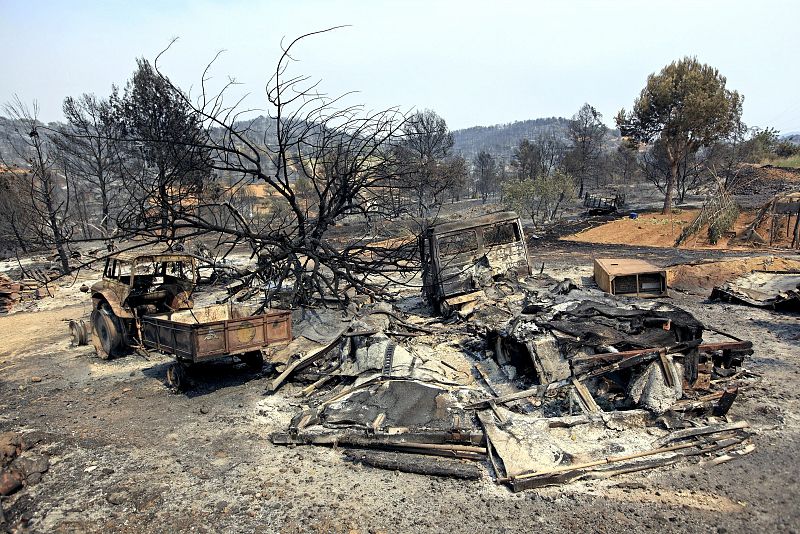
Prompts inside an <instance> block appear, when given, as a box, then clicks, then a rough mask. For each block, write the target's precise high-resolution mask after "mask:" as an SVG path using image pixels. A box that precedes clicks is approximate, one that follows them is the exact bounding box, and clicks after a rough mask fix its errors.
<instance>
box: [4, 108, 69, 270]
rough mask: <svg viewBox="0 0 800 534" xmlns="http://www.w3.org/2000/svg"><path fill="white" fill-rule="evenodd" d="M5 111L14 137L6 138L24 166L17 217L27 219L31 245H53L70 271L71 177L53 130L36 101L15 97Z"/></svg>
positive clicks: (63, 264)
mask: <svg viewBox="0 0 800 534" xmlns="http://www.w3.org/2000/svg"><path fill="white" fill-rule="evenodd" d="M5 112H6V113H7V114H8V115H9V116H10V117H11V119H12V120H13V139H9V141H10V142H9V144H10V146H12V147H13V150H14V152H15V156H16V157H17V158H18V159H19V160H22V161H24V162H25V166H26V167H27V168H26V169H24V170H23V171H22V179H23V180H24V181H25V187H26V193H27V195H26V198H25V200H26V202H25V203H24V208H23V210H20V213H19V215H20V220H22V221H24V220H27V221H29V222H30V227H29V228H30V230H29V231H30V233H31V234H32V238H33V245H34V246H38V247H43V248H50V247H52V248H54V249H55V250H56V253H57V255H58V262H59V265H60V269H61V271H62V273H65V274H66V273H69V272H70V265H69V252H68V250H67V247H68V243H69V240H70V238H71V237H72V233H73V229H74V223H73V221H72V220H71V219H70V216H69V214H70V197H71V195H70V181H71V180H70V176H69V175H68V171H67V169H65V168H64V167H63V159H62V158H61V157H60V155H59V153H58V150H57V147H56V144H55V143H54V142H53V138H52V133H51V132H50V131H48V130H47V129H46V128H44V127H43V125H42V123H40V122H39V121H38V119H37V116H38V112H39V108H38V106H37V105H36V103H35V102H34V104H33V108H30V107H28V106H27V105H26V104H24V103H23V102H22V101H21V100H20V99H19V98H15V99H14V101H12V102H10V103H8V104H6V106H5ZM6 166H8V165H6ZM17 174H19V173H17ZM12 216H13V215H12ZM15 231H16V230H15ZM19 235H20V234H18V236H19Z"/></svg>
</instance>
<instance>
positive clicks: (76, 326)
mask: <svg viewBox="0 0 800 534" xmlns="http://www.w3.org/2000/svg"><path fill="white" fill-rule="evenodd" d="M69 333H70V335H71V336H72V344H73V345H74V346H79V345H86V342H87V339H86V338H87V337H88V333H87V332H86V323H85V322H84V321H83V319H80V320H78V321H70V322H69Z"/></svg>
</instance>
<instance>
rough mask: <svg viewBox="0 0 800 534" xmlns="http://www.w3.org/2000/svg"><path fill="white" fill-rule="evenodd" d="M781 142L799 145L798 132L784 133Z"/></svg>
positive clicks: (799, 133) (799, 134)
mask: <svg viewBox="0 0 800 534" xmlns="http://www.w3.org/2000/svg"><path fill="white" fill-rule="evenodd" d="M781 140H782V141H789V142H790V143H794V144H796V145H800V132H789V133H785V134H783V135H782V136H781Z"/></svg>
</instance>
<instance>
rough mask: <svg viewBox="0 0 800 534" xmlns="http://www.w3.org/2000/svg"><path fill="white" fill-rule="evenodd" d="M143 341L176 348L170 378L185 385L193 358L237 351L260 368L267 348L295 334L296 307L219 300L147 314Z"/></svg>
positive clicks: (166, 350)
mask: <svg viewBox="0 0 800 534" xmlns="http://www.w3.org/2000/svg"><path fill="white" fill-rule="evenodd" d="M141 334H142V343H143V344H144V346H145V347H146V348H148V349H153V350H157V351H159V352H162V353H165V354H173V355H174V356H175V359H176V360H177V361H176V364H175V365H173V366H171V367H170V368H169V369H168V370H167V381H168V382H169V383H170V385H172V386H173V387H175V388H177V389H181V388H182V386H184V385H185V377H186V375H185V373H186V370H187V369H188V368H189V367H191V366H192V365H194V364H198V363H204V362H210V361H214V360H219V359H222V358H228V357H232V356H236V357H237V358H238V359H240V360H242V361H243V362H244V363H245V364H247V365H248V367H250V368H252V369H254V370H260V369H261V367H262V365H263V364H264V355H263V352H262V351H263V349H265V348H266V347H268V346H270V345H275V344H279V343H288V342H290V341H291V340H292V313H291V311H288V310H277V309H272V310H267V311H265V312H264V313H260V314H252V309H251V308H248V307H245V306H235V305H232V304H220V305H215V306H209V307H205V308H200V309H197V310H182V311H179V312H173V313H166V314H158V315H146V316H144V317H142V318H141Z"/></svg>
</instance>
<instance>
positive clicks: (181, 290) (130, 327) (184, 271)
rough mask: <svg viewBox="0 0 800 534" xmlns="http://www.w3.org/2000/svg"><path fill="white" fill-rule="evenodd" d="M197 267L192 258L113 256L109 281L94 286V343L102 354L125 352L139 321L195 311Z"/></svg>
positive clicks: (107, 267) (106, 271) (163, 254)
mask: <svg viewBox="0 0 800 534" xmlns="http://www.w3.org/2000/svg"><path fill="white" fill-rule="evenodd" d="M196 281H197V263H196V260H195V258H194V257H192V256H191V255H188V254H180V253H173V252H161V253H149V252H142V251H126V252H120V253H118V254H114V255H111V256H109V257H108V258H107V259H106V264H105V268H104V270H103V279H102V280H100V281H99V282H97V283H96V284H94V285H93V286H92V289H91V291H92V308H93V311H92V319H91V322H92V334H93V336H92V338H93V342H94V346H95V348H96V349H97V354H98V355H99V356H100V357H101V358H104V359H106V358H108V357H110V356H115V355H117V354H120V353H122V352H124V351H125V350H126V349H127V348H128V347H129V346H130V344H131V342H132V338H133V337H134V336H136V325H137V319H138V318H140V317H142V316H144V315H152V314H159V313H166V312H173V311H177V310H189V309H191V308H192V306H193V303H192V299H191V295H192V291H193V289H194V286H195V283H196Z"/></svg>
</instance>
